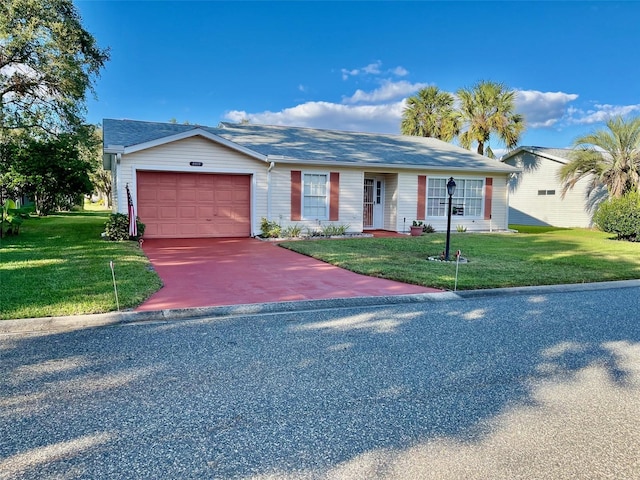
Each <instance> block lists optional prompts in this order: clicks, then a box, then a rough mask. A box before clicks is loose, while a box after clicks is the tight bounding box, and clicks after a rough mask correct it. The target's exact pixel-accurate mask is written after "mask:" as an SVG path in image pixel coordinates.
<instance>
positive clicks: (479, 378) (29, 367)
mask: <svg viewBox="0 0 640 480" xmlns="http://www.w3.org/2000/svg"><path fill="white" fill-rule="evenodd" d="M323 305H326V304H323ZM639 306H640V288H620V289H610V290H598V291H583V292H568V293H544V294H530V295H506V296H501V295H498V296H492V297H484V298H468V299H465V300H460V301H447V302H431V303H418V304H416V303H409V304H404V305H403V304H400V305H379V306H367V307H356V308H325V309H322V310H308V311H301V312H289V313H273V314H260V315H253V316H230V317H220V318H201V319H194V320H182V321H173V322H155V323H151V322H141V323H131V324H125V325H118V326H108V327H100V328H85V329H81V330H76V331H59V332H49V333H38V334H5V335H0V360H1V362H0V478H2V479H13V478H20V479H23V478H25V479H31V478H33V479H36V478H37V479H43V478H62V479H72V478H92V479H93V478H118V479H120V478H154V479H160V478H163V479H164V478H180V479H188V478H221V479H236V478H238V479H260V480H265V479H423V478H424V479H518V478H520V479H525V478H526V479H564V478H567V479H568V478H572V479H601V478H611V479H632V478H633V479H637V478H640V313H639V310H638V308H639Z"/></svg>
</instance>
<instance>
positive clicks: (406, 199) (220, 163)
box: [114, 137, 507, 235]
mask: <svg viewBox="0 0 640 480" xmlns="http://www.w3.org/2000/svg"><path fill="white" fill-rule="evenodd" d="M190 162H201V163H202V166H191V165H190ZM268 167H269V164H268V163H266V162H262V161H260V160H257V159H255V158H252V157H249V156H247V155H245V154H243V153H239V152H237V151H234V150H232V149H229V148H227V147H224V146H222V145H219V144H217V143H215V142H212V141H210V140H208V139H205V138H202V137H190V138H187V139H183V140H179V141H175V142H172V143H167V144H164V145H160V146H157V147H153V148H148V149H145V150H141V151H138V152H135V153H130V154H126V155H123V156H122V160H121V163H120V164H118V165H114V177H115V182H114V195H115V197H116V200H117V201H116V202H114V210H115V211H118V212H122V213H126V211H127V199H126V191H125V185H126V184H127V183H128V184H129V186H130V189H131V193H132V196H133V199H134V204H135V202H136V198H137V186H136V172H137V171H138V170H154V171H174V172H194V173H239V174H249V175H252V191H251V196H252V204H251V217H252V234H253V235H259V234H260V233H261V232H260V221H261V219H262V218H263V217H264V218H269V220H272V221H277V222H278V223H280V225H281V226H282V227H283V228H286V227H288V226H291V225H298V226H300V227H302V228H303V229H304V228H311V229H315V228H319V227H320V226H321V225H319V222H318V221H317V220H316V219H303V220H299V221H292V220H291V171H292V170H299V171H302V172H303V173H323V174H327V175H329V174H330V173H331V172H338V173H339V174H340V200H339V201H340V209H339V219H338V220H337V221H333V222H330V221H328V220H322V221H321V222H320V223H321V224H329V223H332V224H335V225H347V224H348V225H349V231H350V232H362V230H363V215H362V207H363V185H364V177H365V172H364V171H363V170H360V169H357V168H345V167H340V168H332V167H330V166H313V167H311V166H306V165H291V164H283V163H276V164H275V166H274V168H273V169H272V170H271V172H270V173H269V174H267V169H268ZM366 171H367V172H370V171H371V170H370V169H367V170H366ZM372 173H373V174H375V175H376V176H380V177H384V179H385V198H384V202H385V205H384V207H385V208H384V228H385V229H389V230H394V231H398V232H406V231H408V228H409V226H410V225H411V223H412V221H413V220H414V219H416V215H417V202H418V199H417V193H418V175H426V176H427V178H428V177H430V176H437V177H449V176H450V172H424V171H403V172H393V171H389V170H386V169H385V170H383V169H379V171H376V170H375V169H374V170H373V171H372ZM486 177H492V178H493V203H492V216H493V218H492V220H491V221H489V220H484V219H483V218H475V219H471V218H461V217H457V218H456V219H455V220H454V221H453V222H452V227H453V228H455V226H456V225H459V224H461V225H464V226H466V227H467V229H468V230H469V231H474V230H475V231H488V230H490V229H493V230H503V229H506V228H507V177H506V175H504V174H500V175H492V174H489V175H484V176H481V175H460V176H459V178H470V179H473V178H477V179H483V180H484V179H485V178H486ZM267 178H269V181H267ZM268 182H269V183H268ZM268 185H270V188H269V189H268ZM136 207H137V204H136ZM426 223H430V224H431V225H432V226H433V227H434V228H435V229H436V230H439V231H444V230H446V217H442V218H427V219H426Z"/></svg>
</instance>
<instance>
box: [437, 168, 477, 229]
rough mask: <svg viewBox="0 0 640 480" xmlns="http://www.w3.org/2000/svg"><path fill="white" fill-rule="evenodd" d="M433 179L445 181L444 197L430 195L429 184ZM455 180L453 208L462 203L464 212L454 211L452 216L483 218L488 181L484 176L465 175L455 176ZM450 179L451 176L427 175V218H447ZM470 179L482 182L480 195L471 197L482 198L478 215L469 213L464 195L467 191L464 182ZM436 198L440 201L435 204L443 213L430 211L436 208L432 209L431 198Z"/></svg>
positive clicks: (474, 198)
mask: <svg viewBox="0 0 640 480" xmlns="http://www.w3.org/2000/svg"><path fill="white" fill-rule="evenodd" d="M433 180H439V181H441V182H444V195H445V196H444V197H435V196H432V197H430V196H429V184H430V182H431V181H433ZM454 180H455V182H456V191H455V193H454V195H453V197H452V199H451V203H452V205H453V207H454V208H453V210H455V207H456V206H458V205H460V204H461V203H462V207H463V208H462V214H459V213H452V216H455V217H461V218H469V219H478V218H483V215H484V202H485V198H486V181H485V179H484V178H473V177H464V178H454ZM448 181H449V177H431V176H429V177H427V189H426V190H427V191H426V198H425V205H426V217H427V218H433V219H437V218H446V217H447V209H448V206H449V195H448V194H447V186H446V185H447V182H448ZM468 181H472V182H480V197H471V198H470V199H469V200H471V199H473V200H477V199H479V200H480V210H479V213H478V214H477V215H467V211H468V210H467V208H466V207H467V205H466V203H467V199H466V198H465V197H464V193H465V188H464V186H463V182H468ZM430 199H431V200H435V201H437V202H438V205H436V206H435V209H437V210H440V211H441V212H443V213H442V215H430V214H429V212H430V210H431V212H433V210H434V209H430V208H429V206H430V202H429V200H430Z"/></svg>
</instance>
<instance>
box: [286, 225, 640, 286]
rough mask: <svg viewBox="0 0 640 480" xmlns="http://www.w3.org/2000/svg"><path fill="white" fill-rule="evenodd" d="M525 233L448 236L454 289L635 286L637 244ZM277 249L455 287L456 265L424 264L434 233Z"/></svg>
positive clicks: (434, 248)
mask: <svg viewBox="0 0 640 480" xmlns="http://www.w3.org/2000/svg"><path fill="white" fill-rule="evenodd" d="M514 227H515V228H516V229H518V226H514ZM523 230H524V231H526V232H529V233H505V234H484V233H463V234H459V233H455V232H452V235H451V252H455V251H456V250H461V251H462V256H463V257H466V258H468V259H469V263H467V264H460V266H459V275H458V289H460V290H471V289H481V288H499V287H517V286H527V285H555V284H565V283H583V282H601V281H612V280H628V279H637V278H640V243H629V242H620V241H616V240H613V239H611V238H610V235H609V234H606V233H602V232H598V231H593V230H584V229H553V228H552V229H549V228H544V229H535V228H534V229H523ZM281 245H282V246H283V247H285V248H288V249H290V250H294V251H296V252H300V253H303V254H305V255H309V256H311V257H314V258H317V259H320V260H323V261H326V262H328V263H331V264H334V265H337V266H340V267H342V268H346V269H347V270H351V271H354V272H358V273H362V274H365V275H371V276H376V277H381V278H388V279H392V280H398V281H401V282H405V283H412V284H416V285H424V286H429V287H436V288H443V289H451V290H452V289H453V287H454V280H455V270H456V265H455V263H453V262H452V263H445V262H433V261H428V260H427V257H430V256H436V257H437V256H439V255H440V253H441V252H442V251H443V250H444V249H445V235H444V234H440V233H434V234H428V235H423V236H421V237H406V238H364V239H363V238H361V239H344V240H335V241H327V240H320V241H298V242H284V243H282V244H281ZM452 258H455V257H454V256H453V255H452Z"/></svg>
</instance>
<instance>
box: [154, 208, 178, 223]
mask: <svg viewBox="0 0 640 480" xmlns="http://www.w3.org/2000/svg"><path fill="white" fill-rule="evenodd" d="M158 213H159V215H158V218H159V219H162V220H175V219H177V218H178V209H177V208H176V207H162V206H161V207H160V208H158Z"/></svg>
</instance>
